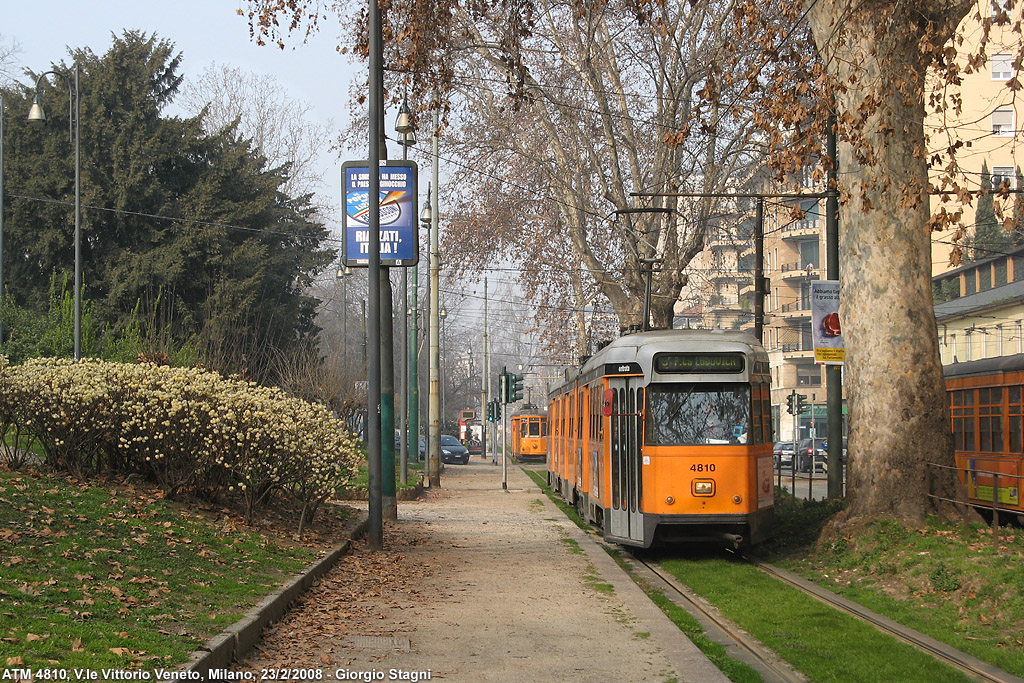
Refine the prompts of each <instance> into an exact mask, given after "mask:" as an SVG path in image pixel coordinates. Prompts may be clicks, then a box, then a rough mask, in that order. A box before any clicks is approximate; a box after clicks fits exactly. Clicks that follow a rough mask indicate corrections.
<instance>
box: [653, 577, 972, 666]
mask: <svg viewBox="0 0 1024 683" xmlns="http://www.w3.org/2000/svg"><path fill="white" fill-rule="evenodd" d="M661 566H662V567H663V568H664V569H665V570H666V571H669V572H670V573H672V574H673V575H674V576H675V577H676V578H678V579H679V580H680V581H681V582H683V583H685V584H686V585H687V586H689V587H690V588H691V589H692V590H693V591H694V592H695V593H697V594H698V595H701V596H702V597H704V598H705V599H707V600H708V601H709V602H711V603H712V604H714V605H715V606H716V607H718V608H719V609H720V610H721V611H722V613H723V614H724V615H725V616H726V617H727V618H728V619H730V620H732V621H733V622H734V623H736V624H737V625H739V626H740V627H741V628H743V629H745V630H746V631H748V632H749V633H750V634H751V635H753V636H754V637H755V638H757V639H758V640H759V641H760V642H762V643H763V644H764V645H765V646H767V647H768V648H770V649H772V650H773V651H775V652H776V653H778V655H779V656H780V657H782V658H783V659H785V660H786V661H787V662H789V663H790V664H791V665H793V666H794V667H795V668H796V669H798V670H799V671H801V672H803V673H804V674H805V675H807V676H808V677H809V678H810V679H811V680H814V681H865V682H867V681H886V682H888V681H909V680H918V681H929V682H930V683H939V682H945V681H968V680H970V679H969V678H967V676H966V675H964V674H962V673H960V672H958V671H956V670H954V669H952V668H950V667H949V666H947V665H945V664H943V663H941V662H939V661H937V660H936V659H934V658H933V657H931V656H930V655H928V654H925V653H923V652H920V651H919V650H917V649H915V648H913V647H911V646H910V645H907V644H905V643H901V642H899V641H897V640H895V639H894V638H892V637H890V636H887V635H885V634H883V633H880V632H879V631H877V630H875V628H873V627H872V626H870V625H869V624H866V623H864V622H862V621H860V620H859V619H856V618H854V617H851V616H847V615H845V614H842V613H840V612H837V611H836V610H835V609H833V608H831V607H829V606H827V605H825V604H823V603H821V602H819V601H818V600H815V599H814V598H812V597H810V596H807V595H804V594H803V593H800V592H799V591H797V590H796V589H793V588H790V587H789V586H786V585H785V584H783V583H781V582H779V581H777V580H775V579H773V578H771V577H770V576H768V575H766V574H764V573H762V572H760V571H758V570H757V569H756V568H754V567H752V566H750V565H748V564H745V563H742V562H740V561H736V560H729V559H724V558H718V557H688V558H685V559H680V558H673V559H663V560H662V561H661Z"/></svg>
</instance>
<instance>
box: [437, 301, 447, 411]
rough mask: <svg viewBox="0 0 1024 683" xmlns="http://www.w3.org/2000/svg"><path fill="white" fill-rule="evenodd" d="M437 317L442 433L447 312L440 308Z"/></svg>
mask: <svg viewBox="0 0 1024 683" xmlns="http://www.w3.org/2000/svg"><path fill="white" fill-rule="evenodd" d="M437 317H438V318H440V327H439V329H438V332H440V336H441V341H440V349H441V351H440V354H441V356H440V359H439V360H440V361H441V362H440V363H438V368H439V371H440V382H439V384H440V385H441V391H440V394H441V411H440V415H441V430H442V431H444V415H445V413H444V383H445V365H446V364H447V363H448V357H447V355H446V354H445V352H444V321H445V318H447V317H448V311H446V310H445V309H443V308H442V309H441V311H440V312H439V313H438V314H437Z"/></svg>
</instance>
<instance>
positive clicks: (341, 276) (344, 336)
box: [335, 266, 352, 381]
mask: <svg viewBox="0 0 1024 683" xmlns="http://www.w3.org/2000/svg"><path fill="white" fill-rule="evenodd" d="M350 275H352V269H351V268H349V267H348V266H345V267H343V268H338V274H337V275H336V276H335V279H336V280H341V372H342V375H343V378H347V377H348V286H347V285H348V277H349V276H350ZM342 381H344V379H343V380H342Z"/></svg>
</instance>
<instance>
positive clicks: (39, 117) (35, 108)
mask: <svg viewBox="0 0 1024 683" xmlns="http://www.w3.org/2000/svg"><path fill="white" fill-rule="evenodd" d="M50 74H53V75H55V76H60V77H61V78H63V79H64V81H65V82H66V83H67V85H68V119H69V128H70V134H71V138H72V139H73V140H74V143H75V333H74V334H75V360H80V359H81V358H82V184H81V179H82V173H81V145H80V135H79V126H78V123H79V97H78V65H77V64H76V65H75V79H74V89H72V87H71V86H72V80H71V78H70V77H69V76H68V75H67V74H65V73H63V72H61V71H47V72H46V73H43V74H40V75H39V78H37V79H36V94H35V96H34V97H33V98H32V106H31V107H30V108H29V110H28V120H29V121H30V122H37V123H45V122H46V115H45V114H44V113H43V107H42V104H41V103H40V101H39V93H40V92H41V90H42V87H43V80H44V79H45V78H46V77H47V76H49V75H50Z"/></svg>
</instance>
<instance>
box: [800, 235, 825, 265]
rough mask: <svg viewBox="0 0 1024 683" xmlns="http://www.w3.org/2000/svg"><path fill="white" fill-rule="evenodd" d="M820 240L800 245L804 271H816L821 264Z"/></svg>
mask: <svg viewBox="0 0 1024 683" xmlns="http://www.w3.org/2000/svg"><path fill="white" fill-rule="evenodd" d="M818 249H819V245H818V240H816V239H813V240H808V241H805V242H801V243H800V268H801V269H802V270H808V269H812V270H813V269H814V268H815V267H816V266H818V265H819V264H821V259H820V258H819V256H818V254H819V251H818Z"/></svg>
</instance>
